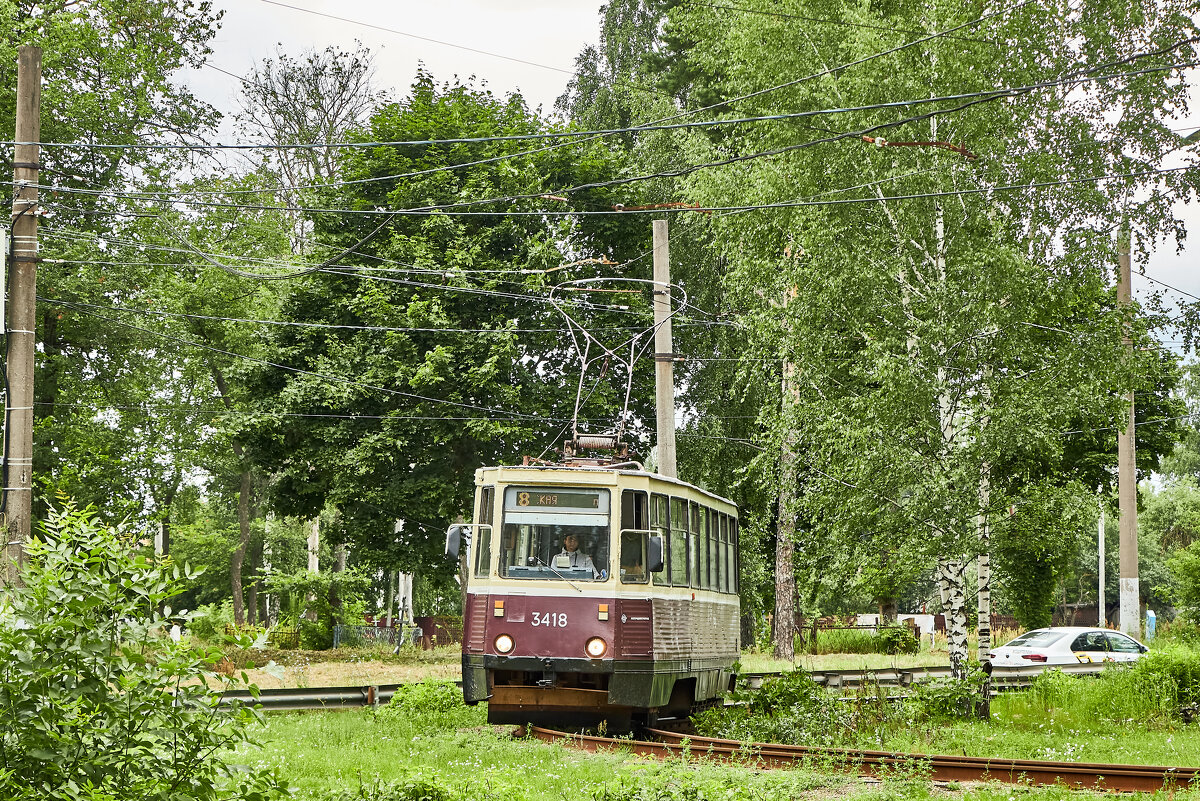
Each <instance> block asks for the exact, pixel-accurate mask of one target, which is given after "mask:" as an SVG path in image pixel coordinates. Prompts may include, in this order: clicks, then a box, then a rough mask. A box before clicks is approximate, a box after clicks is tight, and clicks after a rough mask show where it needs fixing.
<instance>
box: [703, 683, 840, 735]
mask: <svg viewBox="0 0 1200 801" xmlns="http://www.w3.org/2000/svg"><path fill="white" fill-rule="evenodd" d="M734 700H737V701H741V702H743V705H742V706H732V707H718V708H715V709H709V710H706V711H705V712H702V713H700V714H699V715H696V716H694V717H693V718H692V721H693V723H694V724H695V726H696V731H697V732H698V733H699V734H701V735H704V736H708V737H724V738H729V739H735V740H747V741H756V742H786V743H805V744H812V745H831V744H833V743H836V742H839V741H840V740H841V739H842V737H843V735H844V732H845V731H847V730H848V729H849V728H850V726H851V724H852V716H851V710H850V709H849V708H848V707H847V706H846V705H845V704H844V703H842V702H841V701H839V700H838V699H837V698H836V697H835V696H833V695H832V694H830V693H829V692H827V691H826V690H825V689H824V688H822V687H821V686H820V685H818V684H817V683H816V682H814V681H813V680H812V677H811V676H810V675H809V674H808V673H805V672H803V671H798V670H797V671H793V672H791V673H784V674H782V675H780V676H773V677H770V678H768V679H767V680H766V681H764V682H763V685H762V688H761V689H759V690H758V691H756V692H747V691H744V690H740V691H738V692H737V693H735V694H734Z"/></svg>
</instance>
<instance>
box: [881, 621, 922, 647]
mask: <svg viewBox="0 0 1200 801" xmlns="http://www.w3.org/2000/svg"><path fill="white" fill-rule="evenodd" d="M877 636H878V638H879V643H880V645H881V646H882V652H883V653H885V654H915V653H917V652H918V651H920V650H921V641H920V639H919V638H918V637H917V634H916V633H915V632H914V630H913V629H911V628H909V627H908V626H885V627H882V628H880V629H879V634H878V635H877Z"/></svg>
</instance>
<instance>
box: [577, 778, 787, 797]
mask: <svg viewBox="0 0 1200 801" xmlns="http://www.w3.org/2000/svg"><path fill="white" fill-rule="evenodd" d="M654 779H657V781H655V780H654ZM591 797H592V801H709V799H721V801H757V799H760V798H763V797H764V796H763V795H761V794H760V793H759V792H756V791H755V790H754V788H752V787H749V786H747V785H746V783H745V782H743V781H741V780H739V779H737V778H736V777H733V776H721V777H718V778H708V777H703V776H695V775H688V774H686V773H685V774H674V775H669V776H655V777H653V779H652V780H650V781H647V780H645V778H644V777H641V776H638V777H636V778H627V779H623V780H621V781H618V782H614V783H613V784H607V783H606V784H605V785H604V786H603V787H600V788H597V789H594V790H592V791H591Z"/></svg>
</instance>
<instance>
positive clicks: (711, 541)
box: [704, 510, 721, 592]
mask: <svg viewBox="0 0 1200 801" xmlns="http://www.w3.org/2000/svg"><path fill="white" fill-rule="evenodd" d="M704 511H706V513H707V514H708V589H710V590H716V591H718V592H720V590H721V516H720V512H716V511H714V510H704Z"/></svg>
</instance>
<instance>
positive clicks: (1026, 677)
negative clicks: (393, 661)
mask: <svg viewBox="0 0 1200 801" xmlns="http://www.w3.org/2000/svg"><path fill="white" fill-rule="evenodd" d="M1114 664H1122V663H1119V662H1096V663H1093V664H1078V665H1029V666H1028V667H1025V666H1022V667H1010V668H1001V667H998V668H995V669H994V670H993V671H992V690H993V692H995V691H999V690H1006V689H1017V688H1020V687H1027V686H1029V684H1030V683H1031V682H1032V681H1033V678H1034V677H1035V676H1037V675H1038V674H1039V673H1041V672H1042V671H1045V670H1061V671H1062V672H1063V673H1070V674H1075V675H1081V674H1095V673H1100V672H1102V671H1103V670H1104V669H1105V668H1107V667H1110V666H1112V665H1114ZM778 675H781V674H779V673H743V674H742V677H743V678H745V679H747V683H748V685H749V686H750V688H751V689H758V688H760V687H761V686H762V683H763V680H764V679H766V678H767V677H769V676H778ZM811 675H812V678H813V681H815V682H816V683H817V684H820V685H823V686H825V687H829V688H831V689H833V688H847V689H854V688H857V687H862V686H864V685H876V684H878V685H881V686H894V687H908V686H910V685H912V684H914V683H919V682H926V681H933V680H935V679H948V678H950V675H951V674H950V667H949V666H948V665H947V666H945V667H943V666H940V665H939V666H935V667H916V668H882V669H878V670H822V671H816V672H814V673H812V674H811ZM455 683H456V684H458V685H459V686H462V682H455ZM403 686H404V685H403V684H372V685H369V686H366V687H295V688H283V689H277V690H259V691H258V697H257V698H255V697H254V695H252V694H251V693H250V691H249V690H234V691H231V692H227V693H223V694H222V695H221V703H223V704H229V703H234V702H237V703H242V704H249V705H250V706H260V707H261V708H262V709H263V710H264V711H275V712H286V711H298V710H312V709H317V710H319V709H354V708H361V707H368V706H382V705H384V704H387V703H388V702H390V701H391V700H392V696H393V695H395V693H396V690H397V689H399V688H400V687H403Z"/></svg>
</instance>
